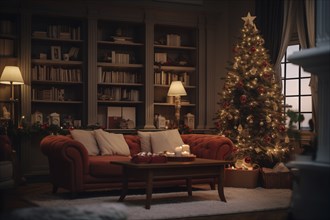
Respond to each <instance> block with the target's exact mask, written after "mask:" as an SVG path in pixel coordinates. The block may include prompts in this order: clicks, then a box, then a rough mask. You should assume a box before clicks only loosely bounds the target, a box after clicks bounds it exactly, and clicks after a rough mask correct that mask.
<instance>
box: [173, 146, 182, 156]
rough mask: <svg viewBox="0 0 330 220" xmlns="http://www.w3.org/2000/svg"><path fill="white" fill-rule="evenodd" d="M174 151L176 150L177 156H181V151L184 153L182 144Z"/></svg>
mask: <svg viewBox="0 0 330 220" xmlns="http://www.w3.org/2000/svg"><path fill="white" fill-rule="evenodd" d="M174 152H175V155H176V156H181V153H182V147H181V146H179V147H176V148H175V149H174Z"/></svg>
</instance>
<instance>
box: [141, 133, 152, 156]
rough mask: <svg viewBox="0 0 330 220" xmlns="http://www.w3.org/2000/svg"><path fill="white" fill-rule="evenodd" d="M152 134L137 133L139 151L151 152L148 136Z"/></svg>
mask: <svg viewBox="0 0 330 220" xmlns="http://www.w3.org/2000/svg"><path fill="white" fill-rule="evenodd" d="M152 133H154V132H145V131H138V136H139V137H140V143H141V151H142V152H152V149H151V142H150V135H151V134H152Z"/></svg>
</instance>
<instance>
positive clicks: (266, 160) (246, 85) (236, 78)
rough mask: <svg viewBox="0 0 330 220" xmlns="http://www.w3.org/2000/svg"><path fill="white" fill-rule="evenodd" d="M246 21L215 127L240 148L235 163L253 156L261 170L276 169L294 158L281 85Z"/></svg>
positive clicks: (260, 41)
mask: <svg viewBox="0 0 330 220" xmlns="http://www.w3.org/2000/svg"><path fill="white" fill-rule="evenodd" d="M242 19H243V20H244V27H243V29H242V33H241V34H242V36H241V38H240V39H241V42H239V43H237V44H236V45H235V46H234V48H233V53H234V59H233V62H232V63H233V65H232V67H230V68H228V69H229V71H228V73H227V77H226V79H225V83H224V89H223V91H222V93H221V94H220V101H219V105H220V109H219V110H218V112H217V113H216V117H215V126H216V130H217V132H218V133H219V135H224V136H226V137H228V138H230V139H231V140H232V141H233V142H234V144H235V145H236V146H237V150H236V153H235V155H234V158H233V159H240V158H244V157H247V156H249V157H250V158H251V160H252V162H253V163H257V164H259V165H260V167H269V168H270V167H273V166H274V165H275V164H276V163H277V162H280V161H283V162H286V161H287V160H288V159H289V156H290V150H291V149H290V147H289V143H287V142H285V137H286V127H285V126H286V118H285V112H284V106H283V103H284V101H283V95H282V91H281V86H280V81H277V80H276V77H275V76H276V74H275V71H274V69H273V66H272V64H271V61H270V58H269V55H268V53H267V51H266V50H265V48H264V39H263V38H262V36H261V35H260V33H259V31H258V29H257V27H256V25H255V24H254V22H253V21H254V19H255V16H251V15H250V13H248V15H247V16H246V17H243V18H242Z"/></svg>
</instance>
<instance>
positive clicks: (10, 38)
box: [0, 14, 18, 58]
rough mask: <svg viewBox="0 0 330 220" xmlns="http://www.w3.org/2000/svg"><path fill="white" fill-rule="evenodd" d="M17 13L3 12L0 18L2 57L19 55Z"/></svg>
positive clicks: (0, 50)
mask: <svg viewBox="0 0 330 220" xmlns="http://www.w3.org/2000/svg"><path fill="white" fill-rule="evenodd" d="M17 19H18V16H17V15H16V14H1V18H0V57H1V58H3V57H17V43H18V42H17V39H18V30H17V23H18V21H17Z"/></svg>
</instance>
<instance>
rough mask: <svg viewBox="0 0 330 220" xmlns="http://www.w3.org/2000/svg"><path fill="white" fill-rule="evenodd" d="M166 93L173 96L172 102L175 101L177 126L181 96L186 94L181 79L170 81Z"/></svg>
mask: <svg viewBox="0 0 330 220" xmlns="http://www.w3.org/2000/svg"><path fill="white" fill-rule="evenodd" d="M167 95H168V96H174V97H175V101H174V103H175V119H176V123H177V126H178V127H179V122H180V109H181V96H185V95H187V92H186V90H185V89H184V87H183V84H182V82H181V81H172V83H171V86H170V89H169V90H168V93H167Z"/></svg>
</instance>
